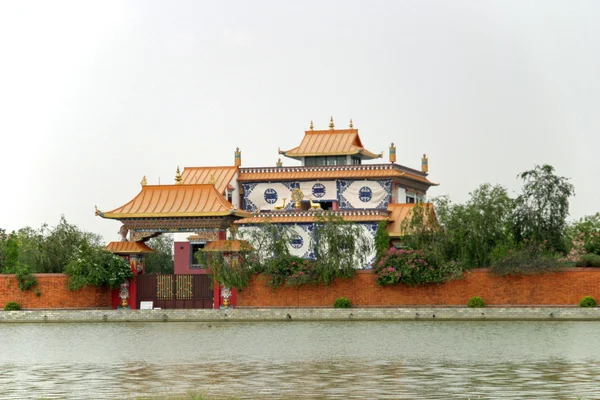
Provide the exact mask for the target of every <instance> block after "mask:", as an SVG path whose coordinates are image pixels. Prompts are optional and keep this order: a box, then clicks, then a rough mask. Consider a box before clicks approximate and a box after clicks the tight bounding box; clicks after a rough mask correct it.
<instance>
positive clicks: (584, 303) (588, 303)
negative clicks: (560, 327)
mask: <svg viewBox="0 0 600 400" xmlns="http://www.w3.org/2000/svg"><path fill="white" fill-rule="evenodd" d="M597 306H598V302H597V301H596V299H594V298H593V297H592V296H585V297H584V298H583V299H581V301H580V302H579V307H597Z"/></svg>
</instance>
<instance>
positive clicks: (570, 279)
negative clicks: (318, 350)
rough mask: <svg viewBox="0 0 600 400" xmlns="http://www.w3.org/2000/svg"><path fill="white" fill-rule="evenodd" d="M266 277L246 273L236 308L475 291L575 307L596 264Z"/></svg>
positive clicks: (443, 298)
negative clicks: (413, 283)
mask: <svg viewBox="0 0 600 400" xmlns="http://www.w3.org/2000/svg"><path fill="white" fill-rule="evenodd" d="M266 282H267V280H266V277H264V276H258V277H254V278H252V280H251V282H250V284H249V286H248V287H246V288H245V289H244V290H242V291H239V292H238V297H237V307H332V306H333V302H334V301H335V299H336V298H338V297H342V296H343V297H347V298H348V299H350V301H351V302H352V305H353V306H355V307H394V306H400V307H402V306H430V305H436V306H465V305H466V304H467V301H468V300H469V298H471V297H472V296H480V297H482V298H483V300H484V301H485V303H486V305H490V306H504V305H510V306H525V305H529V306H531V305H545V306H548V305H559V306H577V305H579V301H580V300H581V298H582V297H583V296H593V297H594V298H595V299H596V300H598V301H600V268H568V269H565V270H563V271H561V272H555V273H547V274H537V275H522V276H511V277H498V276H495V275H493V274H492V273H491V272H490V271H489V269H485V268H482V269H474V270H471V271H469V272H466V273H465V274H464V275H463V277H462V278H461V279H457V280H453V281H449V282H446V283H442V284H435V285H427V286H419V287H407V286H404V285H397V286H378V285H377V284H376V276H375V275H374V274H373V273H372V272H371V271H358V272H357V274H356V276H355V277H354V278H353V279H348V280H343V279H342V280H337V281H336V282H334V283H333V284H331V285H329V286H314V285H303V286H296V287H280V288H277V289H272V288H270V287H268V286H266Z"/></svg>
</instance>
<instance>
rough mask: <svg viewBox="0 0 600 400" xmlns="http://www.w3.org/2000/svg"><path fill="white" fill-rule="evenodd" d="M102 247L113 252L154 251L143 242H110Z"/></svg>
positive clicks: (139, 252)
mask: <svg viewBox="0 0 600 400" xmlns="http://www.w3.org/2000/svg"><path fill="white" fill-rule="evenodd" d="M104 249H105V250H107V251H110V252H111V253H115V254H148V253H154V252H155V251H154V250H153V249H151V248H150V247H148V246H147V245H146V243H144V242H110V243H109V244H108V245H106V247H105V248H104Z"/></svg>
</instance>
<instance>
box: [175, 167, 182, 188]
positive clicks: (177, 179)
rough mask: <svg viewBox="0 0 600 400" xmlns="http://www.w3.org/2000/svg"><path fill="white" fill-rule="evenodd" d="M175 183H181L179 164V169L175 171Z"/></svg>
mask: <svg viewBox="0 0 600 400" xmlns="http://www.w3.org/2000/svg"><path fill="white" fill-rule="evenodd" d="M175 184H176V185H181V171H180V170H179V165H178V166H177V171H175Z"/></svg>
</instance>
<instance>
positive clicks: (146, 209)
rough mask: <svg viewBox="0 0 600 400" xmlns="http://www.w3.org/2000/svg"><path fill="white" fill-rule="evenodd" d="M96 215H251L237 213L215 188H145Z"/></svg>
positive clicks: (188, 186) (145, 216) (172, 186)
mask: <svg viewBox="0 0 600 400" xmlns="http://www.w3.org/2000/svg"><path fill="white" fill-rule="evenodd" d="M96 214H97V215H100V216H101V217H103V218H111V219H122V218H158V217H210V216H225V215H237V216H240V217H244V216H249V215H250V213H247V212H245V211H237V210H235V209H234V207H233V205H232V204H231V203H230V202H228V201H227V200H225V198H224V197H223V195H221V194H220V193H218V192H217V191H216V189H215V187H214V185H146V186H142V191H141V192H140V193H139V194H138V195H137V196H135V197H134V198H133V200H131V201H130V202H129V203H127V204H125V205H123V206H121V207H119V208H116V209H114V210H112V211H108V212H104V213H103V212H101V211H99V210H97V211H96Z"/></svg>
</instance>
